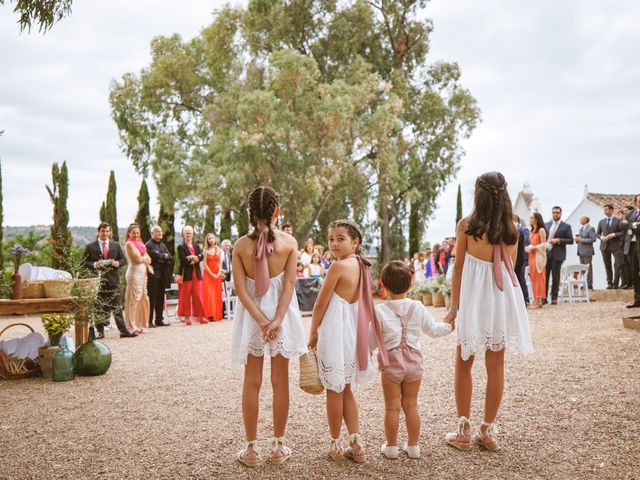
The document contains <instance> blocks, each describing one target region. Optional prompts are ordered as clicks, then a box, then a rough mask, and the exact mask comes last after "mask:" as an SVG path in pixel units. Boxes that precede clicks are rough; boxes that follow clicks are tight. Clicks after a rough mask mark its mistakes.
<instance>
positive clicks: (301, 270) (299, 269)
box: [296, 262, 307, 280]
mask: <svg viewBox="0 0 640 480" xmlns="http://www.w3.org/2000/svg"><path fill="white" fill-rule="evenodd" d="M298 278H307V269H306V268H305V267H304V264H303V263H302V262H298V263H297V265H296V280H297V279H298Z"/></svg>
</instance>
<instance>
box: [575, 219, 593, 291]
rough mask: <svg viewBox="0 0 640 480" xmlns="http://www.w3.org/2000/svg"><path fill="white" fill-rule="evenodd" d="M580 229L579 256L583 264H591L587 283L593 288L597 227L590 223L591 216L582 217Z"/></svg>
mask: <svg viewBox="0 0 640 480" xmlns="http://www.w3.org/2000/svg"><path fill="white" fill-rule="evenodd" d="M580 225H582V226H581V227H580V231H579V232H578V235H576V243H577V244H578V257H579V258H580V263H581V264H582V265H589V275H588V276H587V284H588V286H589V290H593V264H592V263H591V261H592V259H593V255H594V253H595V252H594V250H593V243H594V242H595V241H596V238H597V237H596V229H595V228H593V227H592V226H591V225H590V224H589V217H586V216H583V217H580Z"/></svg>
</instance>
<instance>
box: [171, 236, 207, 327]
mask: <svg viewBox="0 0 640 480" xmlns="http://www.w3.org/2000/svg"><path fill="white" fill-rule="evenodd" d="M182 238H183V239H184V242H183V243H182V244H180V245H178V258H179V259H180V271H179V272H178V277H177V279H176V280H177V282H176V283H178V317H181V319H184V323H185V324H186V325H191V323H192V321H191V319H192V318H194V319H195V318H197V319H198V323H209V322H208V321H207V320H205V319H204V318H203V315H204V308H203V306H202V270H201V269H200V262H202V260H203V258H204V256H203V255H202V251H201V250H200V247H199V246H198V245H197V244H196V243H194V242H193V228H192V227H188V226H187V227H184V229H183V230H182Z"/></svg>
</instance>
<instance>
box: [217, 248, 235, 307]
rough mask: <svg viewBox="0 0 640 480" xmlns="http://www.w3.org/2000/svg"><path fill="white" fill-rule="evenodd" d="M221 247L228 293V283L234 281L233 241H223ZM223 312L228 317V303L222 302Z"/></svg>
mask: <svg viewBox="0 0 640 480" xmlns="http://www.w3.org/2000/svg"><path fill="white" fill-rule="evenodd" d="M220 245H221V246H222V270H223V271H224V272H225V276H224V283H225V285H224V289H223V290H224V291H225V292H226V288H227V285H226V283H227V282H231V281H232V274H233V272H232V271H231V270H232V267H231V257H232V253H233V252H232V251H231V240H228V239H225V240H223V241H222V243H221V244H220ZM225 295H226V294H225ZM222 311H223V315H225V316H228V314H227V302H222Z"/></svg>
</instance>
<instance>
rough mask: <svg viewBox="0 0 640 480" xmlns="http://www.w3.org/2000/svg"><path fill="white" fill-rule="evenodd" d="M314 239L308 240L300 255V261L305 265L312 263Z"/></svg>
mask: <svg viewBox="0 0 640 480" xmlns="http://www.w3.org/2000/svg"><path fill="white" fill-rule="evenodd" d="M313 246H314V243H313V239H312V238H310V239H309V240H307V243H305V244H304V250H303V251H302V255H300V261H301V262H302V263H303V264H304V265H305V266H307V265H309V264H310V263H311V255H313Z"/></svg>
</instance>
